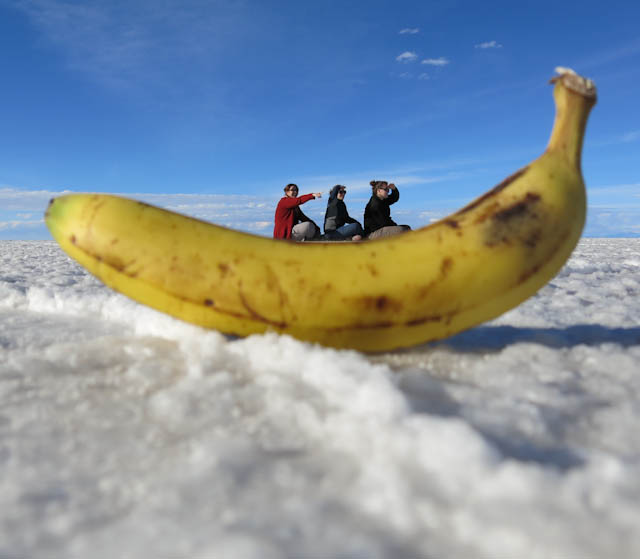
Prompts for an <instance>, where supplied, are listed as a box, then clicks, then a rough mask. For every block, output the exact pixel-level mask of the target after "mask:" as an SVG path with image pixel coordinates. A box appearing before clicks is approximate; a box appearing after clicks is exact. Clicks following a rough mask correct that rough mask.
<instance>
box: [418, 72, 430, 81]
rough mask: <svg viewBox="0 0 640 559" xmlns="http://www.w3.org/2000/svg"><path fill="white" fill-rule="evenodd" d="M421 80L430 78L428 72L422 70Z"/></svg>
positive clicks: (419, 77)
mask: <svg viewBox="0 0 640 559" xmlns="http://www.w3.org/2000/svg"><path fill="white" fill-rule="evenodd" d="M418 79H419V80H428V79H429V74H427V73H426V72H422V74H420V75H419V76H418Z"/></svg>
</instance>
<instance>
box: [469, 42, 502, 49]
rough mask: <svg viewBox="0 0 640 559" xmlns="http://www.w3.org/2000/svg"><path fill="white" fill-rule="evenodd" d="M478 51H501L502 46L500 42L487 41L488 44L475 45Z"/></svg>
mask: <svg viewBox="0 0 640 559" xmlns="http://www.w3.org/2000/svg"><path fill="white" fill-rule="evenodd" d="M474 48H476V49H501V48H502V45H501V44H500V43H498V41H487V42H486V43H480V44H478V45H475V47H474Z"/></svg>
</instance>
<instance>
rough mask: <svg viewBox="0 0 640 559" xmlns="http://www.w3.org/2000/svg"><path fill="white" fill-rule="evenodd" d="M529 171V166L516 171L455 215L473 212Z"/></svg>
mask: <svg viewBox="0 0 640 559" xmlns="http://www.w3.org/2000/svg"><path fill="white" fill-rule="evenodd" d="M528 170H529V166H526V167H523V168H522V169H520V170H519V171H516V172H515V173H513V174H512V175H509V176H508V177H507V178H506V179H504V180H503V181H502V182H501V183H499V184H497V185H496V186H494V187H493V188H492V189H491V190H489V191H487V192H485V193H484V194H483V195H482V196H480V197H479V198H476V199H475V200H474V201H473V202H471V203H470V204H467V205H466V206H465V207H464V208H462V209H461V210H459V211H458V212H456V214H455V215H461V214H464V213H467V212H469V211H471V210H473V209H474V208H477V207H478V206H479V205H480V204H482V203H483V202H485V201H486V200H488V199H489V198H492V197H493V196H495V195H496V194H498V193H499V192H501V191H502V190H504V189H505V188H506V187H507V186H509V185H510V184H511V183H512V182H513V181H515V180H516V179H519V178H520V177H522V176H523V175H524V174H525V173H526V172H527V171H528Z"/></svg>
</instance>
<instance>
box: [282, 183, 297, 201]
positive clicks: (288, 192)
mask: <svg viewBox="0 0 640 559" xmlns="http://www.w3.org/2000/svg"><path fill="white" fill-rule="evenodd" d="M284 194H285V196H289V197H290V198H295V197H296V196H297V195H298V185H297V184H293V183H289V184H288V185H287V186H285V187H284Z"/></svg>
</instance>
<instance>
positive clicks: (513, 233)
mask: <svg viewBox="0 0 640 559" xmlns="http://www.w3.org/2000/svg"><path fill="white" fill-rule="evenodd" d="M540 200H541V197H540V195H539V194H536V193H533V192H527V194H526V195H525V197H524V199H522V200H518V201H516V202H514V203H513V204H511V205H510V206H507V207H505V208H501V209H500V210H499V211H497V212H495V213H494V214H493V215H492V216H491V219H490V221H489V223H488V224H487V227H486V230H485V239H484V243H485V244H486V245H487V246H489V247H494V246H496V245H498V244H507V245H511V244H513V243H522V244H524V245H526V246H527V247H530V248H533V247H535V246H536V245H537V243H538V241H539V240H540V238H541V237H542V229H543V226H544V224H543V223H542V222H541V221H542V220H541V218H540V213H539V212H538V204H539V202H540Z"/></svg>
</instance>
